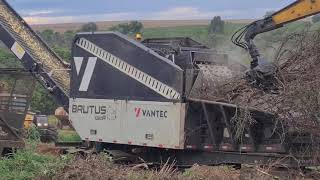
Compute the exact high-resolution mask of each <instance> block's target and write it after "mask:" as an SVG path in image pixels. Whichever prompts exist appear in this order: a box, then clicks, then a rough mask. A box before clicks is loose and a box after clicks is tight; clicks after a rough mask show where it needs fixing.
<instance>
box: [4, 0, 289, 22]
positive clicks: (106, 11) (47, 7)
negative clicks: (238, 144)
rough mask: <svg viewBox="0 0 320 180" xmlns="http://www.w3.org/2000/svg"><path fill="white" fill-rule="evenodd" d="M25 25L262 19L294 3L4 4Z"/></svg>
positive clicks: (111, 0) (75, 0)
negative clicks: (19, 15) (216, 17)
mask: <svg viewBox="0 0 320 180" xmlns="http://www.w3.org/2000/svg"><path fill="white" fill-rule="evenodd" d="M7 1H8V2H9V3H10V4H11V5H12V6H13V8H14V9H16V11H18V13H20V14H21V15H22V16H23V17H24V18H25V19H26V20H27V21H28V22H29V23H33V24H46V23H67V22H87V21H116V20H186V19H210V18H212V17H213V16H216V15H220V16H222V17H223V18H224V19H251V18H259V17H262V16H263V15H264V14H265V12H266V11H270V10H277V9H280V8H281V7H284V6H285V5H287V4H290V3H292V2H294V0H7Z"/></svg>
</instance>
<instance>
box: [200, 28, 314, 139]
mask: <svg viewBox="0 0 320 180" xmlns="http://www.w3.org/2000/svg"><path fill="white" fill-rule="evenodd" d="M319 44H320V32H311V31H308V30H305V31H303V32H300V33H297V34H292V35H289V36H288V37H286V38H285V39H284V41H283V42H282V43H281V45H280V48H279V49H278V52H277V53H276V57H275V60H274V64H275V65H276V67H277V68H278V72H277V74H276V80H277V81H278V82H277V83H276V84H277V85H278V91H277V92H276V93H275V92H270V91H268V92H266V91H264V90H261V89H257V88H254V87H252V86H251V85H250V84H249V83H248V81H247V80H246V78H245V76H241V77H236V78H232V79H231V80H230V79H229V80H227V81H225V82H224V83H223V84H222V85H220V86H219V87H215V89H214V90H212V89H210V88H208V86H206V85H205V84H204V86H203V89H202V92H204V93H202V95H201V96H202V97H201V98H203V99H207V100H213V101H224V102H227V103H231V104H236V105H238V106H239V107H243V108H244V109H246V108H254V109H257V110H259V111H265V112H268V113H272V114H275V115H276V116H277V120H279V121H281V123H284V124H285V125H288V126H289V127H290V128H292V130H294V131H300V132H301V131H303V132H304V131H307V132H309V133H312V134H314V135H316V136H318V137H320V131H319V127H320V126H319V125H320V71H319V69H320V47H319Z"/></svg>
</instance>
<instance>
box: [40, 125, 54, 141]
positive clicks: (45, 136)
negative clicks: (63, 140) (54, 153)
mask: <svg viewBox="0 0 320 180" xmlns="http://www.w3.org/2000/svg"><path fill="white" fill-rule="evenodd" d="M57 140H58V131H57V128H55V127H53V126H49V127H48V128H47V129H43V130H41V131H40V141H41V142H43V143H51V142H57Z"/></svg>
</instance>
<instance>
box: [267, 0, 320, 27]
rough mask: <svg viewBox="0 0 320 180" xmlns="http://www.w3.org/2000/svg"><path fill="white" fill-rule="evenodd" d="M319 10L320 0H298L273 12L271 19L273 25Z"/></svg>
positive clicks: (309, 14)
mask: <svg viewBox="0 0 320 180" xmlns="http://www.w3.org/2000/svg"><path fill="white" fill-rule="evenodd" d="M319 12H320V0H298V1H296V2H294V3H292V4H290V5H289V6H287V7H285V8H284V9H282V10H280V11H278V12H276V13H274V14H273V15H272V19H273V22H274V24H275V25H279V24H286V23H289V22H292V21H297V20H299V19H303V18H305V17H309V16H312V15H314V14H318V13H319Z"/></svg>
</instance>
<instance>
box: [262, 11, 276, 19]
mask: <svg viewBox="0 0 320 180" xmlns="http://www.w3.org/2000/svg"><path fill="white" fill-rule="evenodd" d="M275 12H276V11H267V12H266V14H265V15H264V16H263V17H264V18H267V17H269V16H271V15H272V14H274V13H275Z"/></svg>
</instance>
